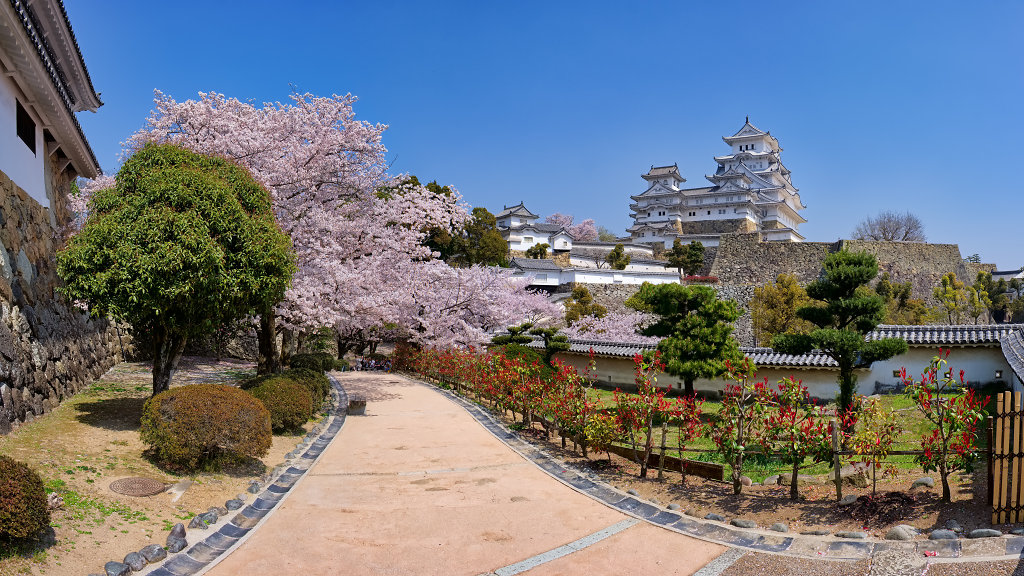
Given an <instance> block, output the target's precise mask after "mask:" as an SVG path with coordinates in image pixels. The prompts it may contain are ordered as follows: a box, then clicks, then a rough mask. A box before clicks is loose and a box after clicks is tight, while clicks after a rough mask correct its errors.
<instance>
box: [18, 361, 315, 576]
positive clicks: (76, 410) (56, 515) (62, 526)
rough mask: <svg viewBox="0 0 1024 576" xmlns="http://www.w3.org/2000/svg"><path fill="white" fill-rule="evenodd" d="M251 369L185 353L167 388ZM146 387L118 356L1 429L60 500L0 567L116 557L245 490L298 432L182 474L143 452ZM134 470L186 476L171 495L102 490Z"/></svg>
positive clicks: (24, 570)
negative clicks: (253, 455) (52, 406)
mask: <svg viewBox="0 0 1024 576" xmlns="http://www.w3.org/2000/svg"><path fill="white" fill-rule="evenodd" d="M253 373H254V367H253V365H252V364H251V363H245V362H239V361H234V360H224V361H219V362H218V361H214V360H212V359H202V358H188V357H187V358H184V359H183V360H182V364H181V367H180V370H179V372H178V374H176V376H175V380H174V384H173V385H172V387H175V386H184V385H188V384H193V383H200V382H223V383H235V382H238V381H239V380H241V379H243V378H245V377H246V376H248V375H251V374H253ZM151 391H152V372H151V368H150V366H149V365H148V364H145V363H122V364H119V365H117V366H115V367H114V368H112V369H111V370H110V371H109V372H108V373H107V374H105V375H104V376H103V377H102V378H100V379H99V380H98V381H97V382H96V383H94V384H93V385H92V386H90V387H89V388H88V389H87V390H85V391H83V392H81V393H79V394H78V395H77V396H75V397H74V398H72V399H70V400H67V401H66V402H65V403H64V404H62V405H61V406H59V407H58V408H57V409H56V410H54V411H53V412H51V413H49V414H47V415H45V416H43V417H42V418H39V419H37V420H35V421H34V422H32V423H29V424H27V425H24V426H22V427H20V428H19V429H18V430H16V431H14V432H12V433H11V434H9V435H8V436H5V437H0V453H3V454H6V455H8V456H11V457H12V458H14V459H16V460H20V461H22V462H25V463H27V464H29V465H30V466H31V467H32V468H33V469H35V470H36V471H37V472H38V473H39V475H40V476H41V477H42V479H43V481H44V482H45V483H46V484H47V487H48V491H55V492H57V493H58V494H60V495H62V497H63V498H64V506H63V507H62V508H61V509H58V510H54V511H53V512H52V519H51V525H52V526H53V531H52V532H51V533H50V534H49V536H48V537H47V538H46V539H45V541H44V544H43V545H42V546H41V547H39V548H36V549H34V550H29V551H25V552H23V553H21V554H16V555H14V556H13V557H6V558H3V559H0V576H8V575H13V574H40V575H43V574H45V575H47V576H65V575H67V576H71V575H75V576H81V575H82V574H86V573H93V572H95V573H102V572H103V565H104V564H105V563H106V562H108V561H110V560H118V561H120V560H121V559H122V558H124V556H125V555H126V554H128V553H129V552H133V551H137V550H139V549H141V548H142V547H144V546H146V545H148V544H160V545H163V544H164V543H165V540H166V537H167V531H168V530H169V529H170V527H171V526H172V525H173V524H175V523H177V522H184V523H185V524H186V525H187V524H188V519H189V518H190V517H191V516H192V515H195V514H198V513H201V512H205V511H207V510H208V509H209V508H210V507H213V506H223V505H224V502H225V501H226V500H229V499H231V498H233V497H235V496H236V495H237V494H239V493H243V492H245V489H246V488H247V487H248V484H249V482H250V481H251V480H253V479H255V478H257V477H259V476H260V475H262V474H263V473H264V471H265V470H266V467H268V466H273V465H276V464H278V463H280V462H282V461H283V460H284V455H285V454H286V453H288V452H289V451H291V450H292V449H293V448H294V447H295V444H296V443H297V442H298V441H299V440H300V439H301V438H300V437H298V436H275V437H274V442H273V446H272V448H271V450H270V452H269V453H268V454H267V455H266V456H265V457H264V458H262V460H258V461H257V460H253V461H251V462H250V463H249V464H248V465H243V466H239V467H237V468H235V469H232V470H227V471H225V472H222V473H200V474H195V475H181V474H178V473H177V472H176V471H174V470H169V469H164V468H161V467H158V466H157V465H155V464H154V463H153V462H152V461H150V460H149V459H147V458H146V457H145V456H144V455H143V453H144V450H145V446H144V445H143V444H142V442H141V441H140V440H139V433H138V428H139V418H140V415H141V410H142V405H143V403H144V402H145V400H146V399H147V398H148V397H149V396H150V394H151ZM311 427H312V425H311V424H310V425H308V426H307V428H311ZM135 476H143V477H149V478H154V479H157V480H159V481H161V482H163V483H165V484H167V485H171V484H175V483H177V482H179V481H180V480H191V481H193V483H192V484H191V485H190V486H189V487H188V489H187V490H186V491H185V492H184V494H182V495H181V496H180V498H179V499H178V500H177V501H172V499H173V498H174V495H173V494H169V493H161V494H157V495H155V496H148V497H131V496H124V495H121V494H117V493H115V492H112V491H110V489H109V486H110V484H111V482H113V481H114V480H117V479H120V478H126V477H135Z"/></svg>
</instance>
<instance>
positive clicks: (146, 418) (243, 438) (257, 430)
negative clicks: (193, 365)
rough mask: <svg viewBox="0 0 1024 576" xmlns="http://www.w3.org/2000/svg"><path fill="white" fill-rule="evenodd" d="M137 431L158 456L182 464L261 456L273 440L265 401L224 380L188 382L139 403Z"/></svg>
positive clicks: (171, 462) (170, 462) (207, 463)
mask: <svg viewBox="0 0 1024 576" xmlns="http://www.w3.org/2000/svg"><path fill="white" fill-rule="evenodd" d="M139 432H140V435H141V436H142V441H143V442H145V443H146V444H147V445H148V446H149V447H150V448H151V449H152V450H153V452H154V454H155V455H156V457H157V458H159V459H160V460H162V461H164V462H167V463H169V464H172V465H174V466H178V467H183V468H186V469H195V468H197V467H199V466H201V465H202V466H211V465H213V466H216V465H217V464H218V463H219V462H220V461H221V460H224V459H227V460H242V459H245V458H248V457H252V458H260V457H262V456H264V455H266V453H267V451H268V450H269V449H270V444H271V442H272V441H273V438H272V437H271V431H270V414H269V412H268V411H267V409H266V408H265V407H264V405H263V403H262V402H260V401H259V400H257V399H256V398H253V397H252V396H250V395H249V394H246V393H245V392H243V391H242V390H239V389H238V388H234V387H232V386H226V385H223V384H192V385H189V386H182V387H180V388H173V389H171V390H168V391H166V392H161V393H160V394H157V395H156V396H154V397H152V398H150V399H149V400H147V401H146V404H145V405H144V406H143V408H142V427H141V429H140V431H139Z"/></svg>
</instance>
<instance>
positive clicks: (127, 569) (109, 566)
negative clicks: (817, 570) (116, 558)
mask: <svg viewBox="0 0 1024 576" xmlns="http://www.w3.org/2000/svg"><path fill="white" fill-rule="evenodd" d="M103 571H104V572H106V574H107V576H128V575H129V574H131V573H132V567H131V566H129V565H127V564H124V563H122V562H107V563H106V564H104V565H103Z"/></svg>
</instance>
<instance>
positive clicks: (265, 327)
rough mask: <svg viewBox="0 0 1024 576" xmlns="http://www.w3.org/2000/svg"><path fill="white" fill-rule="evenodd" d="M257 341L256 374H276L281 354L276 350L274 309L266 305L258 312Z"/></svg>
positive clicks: (278, 370)
mask: <svg viewBox="0 0 1024 576" xmlns="http://www.w3.org/2000/svg"><path fill="white" fill-rule="evenodd" d="M256 340H257V342H258V343H259V359H258V361H257V364H256V373H257V374H276V373H278V372H280V371H281V355H280V354H278V352H277V327H276V322H275V321H274V311H273V309H272V308H270V307H268V308H267V309H266V310H264V311H263V312H262V313H261V314H260V326H259V329H258V330H257V331H256Z"/></svg>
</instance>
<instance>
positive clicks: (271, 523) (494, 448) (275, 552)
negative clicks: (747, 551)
mask: <svg viewBox="0 0 1024 576" xmlns="http://www.w3.org/2000/svg"><path fill="white" fill-rule="evenodd" d="M338 377H339V379H340V380H341V382H342V385H343V386H345V388H346V389H347V390H348V391H349V394H350V396H356V397H364V398H367V399H368V402H367V407H366V414H365V415H363V416H351V417H349V418H348V420H347V421H346V423H345V426H344V428H343V429H342V431H341V432H340V433H339V435H338V437H337V438H335V440H334V443H333V444H332V445H331V446H330V447H329V448H328V449H327V450H326V451H325V452H324V454H323V456H322V457H321V459H320V460H319V461H318V462H317V463H316V464H315V466H314V467H313V468H312V469H311V470H310V471H309V473H308V474H307V475H306V477H305V478H304V479H303V480H302V481H301V482H300V483H299V484H298V485H297V486H296V487H295V488H294V489H293V490H292V493H291V494H290V495H289V497H288V499H287V500H286V501H285V502H284V503H283V504H282V505H281V506H280V508H279V509H278V510H277V511H276V512H274V513H273V514H272V515H271V516H270V517H268V518H267V519H266V521H265V522H264V524H263V525H261V526H260V527H259V528H258V529H257V530H255V531H254V533H253V534H252V536H251V537H250V538H249V539H248V540H246V541H245V542H244V543H243V544H242V545H241V546H239V547H238V548H237V549H236V550H235V551H234V552H232V553H231V554H230V555H228V556H227V557H226V558H224V559H223V560H222V561H221V562H220V563H219V564H217V565H216V566H214V567H213V568H212V569H211V570H209V571H208V572H207V574H212V575H223V576H228V575H235V574H273V573H278V574H389V575H390V574H395V575H401V574H409V575H424V574H445V575H456V574H467V575H478V574H488V573H493V572H497V574H499V575H500V574H512V573H522V574H536V575H541V574H545V575H547V574H583V573H586V574H595V575H598V574H625V573H637V572H638V571H641V572H644V573H657V574H692V573H694V572H696V571H697V570H698V569H700V567H701V566H703V565H704V564H706V563H707V562H709V561H710V560H712V559H713V558H715V557H716V556H718V555H719V554H721V553H722V552H723V551H724V550H725V548H724V547H722V546H718V545H715V544H711V543H707V542H703V541H700V540H695V539H692V538H689V537H687V536H684V535H681V534H677V533H674V532H670V531H668V530H664V529H661V528H658V527H655V526H651V525H649V524H645V523H643V522H635V521H634V520H633V519H632V518H630V517H629V516H626V515H624V514H622V513H620V512H617V511H615V510H612V509H611V508H608V507H606V506H604V505H603V504H601V503H598V502H596V501H594V500H592V499H591V498H588V497H586V496H584V495H582V494H579V493H577V492H575V491H574V490H572V489H571V488H569V487H567V486H565V485H564V484H562V483H560V482H558V481H557V480H555V479H553V478H551V477H550V476H548V475H547V474H545V473H544V472H542V471H541V470H540V469H538V468H537V467H536V466H534V465H533V464H532V463H530V462H529V461H527V460H525V459H523V458H522V457H521V456H519V455H518V454H517V453H515V452H514V451H512V450H511V449H510V448H508V447H507V446H506V445H505V444H503V443H501V442H500V441H498V439H496V438H495V437H494V436H493V435H491V434H490V433H489V432H487V431H486V430H485V429H484V428H483V427H481V426H480V425H479V424H478V423H477V422H476V421H475V420H473V418H471V417H470V416H469V415H468V414H467V413H466V412H465V411H464V410H463V409H462V408H460V407H459V406H457V405H455V404H453V403H452V402H451V401H449V400H447V399H446V398H444V397H443V396H442V395H440V394H438V393H437V392H435V391H434V390H433V389H431V388H429V387H427V386H425V385H423V384H419V383H416V382H413V381H410V380H407V379H405V378H403V377H401V376H396V375H391V374H379V373H360V372H355V373H353V372H348V373H344V374H339V375H338ZM634 522H635V523H634ZM610 527H612V531H613V532H614V534H612V535H610V536H606V537H605V538H603V539H593V538H591V539H593V540H596V541H594V542H591V541H590V540H591V539H588V537H591V536H592V535H594V534H596V533H600V532H601V531H603V530H606V529H609V528H610ZM580 540H582V541H583V542H584V544H583V545H578V546H577V547H578V548H579V549H578V550H576V551H573V552H571V553H568V554H566V553H565V551H564V549H563V551H562V552H561V553H558V552H556V553H554V554H552V553H551V551H553V550H557V549H559V547H563V546H565V545H567V544H570V543H574V542H577V541H580ZM574 546H575V545H574ZM538 556H539V559H538V558H536V557H538ZM524 562H526V566H527V567H524V566H523V563H524ZM517 564H518V566H519V567H518V568H510V567H511V566H513V565H517Z"/></svg>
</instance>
